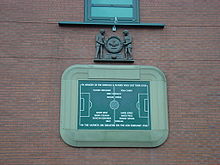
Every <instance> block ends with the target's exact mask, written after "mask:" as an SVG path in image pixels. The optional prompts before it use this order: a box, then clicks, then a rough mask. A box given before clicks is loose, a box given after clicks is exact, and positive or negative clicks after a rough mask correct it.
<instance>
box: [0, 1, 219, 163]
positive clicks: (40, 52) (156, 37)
mask: <svg viewBox="0 0 220 165" xmlns="http://www.w3.org/2000/svg"><path fill="white" fill-rule="evenodd" d="M140 4H141V21H142V22H145V23H165V24H166V25H167V26H166V27H165V29H163V30H162V29H144V28H138V29H136V28H133V27H129V28H127V29H128V30H129V31H130V33H131V35H132V36H133V39H134V49H133V52H134V58H135V60H136V61H135V63H134V65H154V66H157V67H159V68H160V69H161V70H163V71H164V73H165V74H166V76H167V80H168V97H169V101H168V103H169V126H170V133H169V138H168V140H167V142H166V143H165V144H164V145H162V146H160V147H158V148H73V147H69V146H67V145H66V144H64V142H63V141H62V140H61V138H60V135H59V111H60V110H59V108H60V78H61V74H62V72H63V71H64V70H65V69H66V68H67V67H68V66H70V65H73V64H93V57H94V53H95V48H94V46H95V40H94V37H95V35H96V34H97V33H98V31H99V28H100V27H91V28H87V27H59V26H58V25H57V22H58V21H83V14H84V13H83V1H82V0H81V1H80V0H74V1H72V0H60V1H57V0H55V1H44V0H35V1H30V0H21V1H13V0H1V1H0V22H1V26H0V71H1V72H0V164H3V165H8V164H9V165H10V164H16V165H17V164H21V165H25V164H28V165H29V164H51V165H55V164H57V165H65V164H71V165H72V164H82V165H91V164H94V165H104V164H106V165H109V164H123V165H133V164H140V165H141V164H184V165H185V164H199V165H200V164H213V165H217V164H220V147H219V144H220V28H219V27H220V10H219V9H220V1H219V0H212V1H207V0H198V1H194V0H182V1H179V0H157V1H150V0H141V2H140ZM105 30H106V32H107V33H106V35H107V36H108V35H112V34H113V32H111V29H110V28H106V27H105ZM123 30H124V28H119V29H118V31H117V32H116V33H114V34H116V35H122V31H123Z"/></svg>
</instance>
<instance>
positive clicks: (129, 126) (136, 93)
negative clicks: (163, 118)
mask: <svg viewBox="0 0 220 165" xmlns="http://www.w3.org/2000/svg"><path fill="white" fill-rule="evenodd" d="M149 88H150V82H149V81H83V80H80V81H79V82H78V93H79V95H78V114H79V115H78V129H102V130H105V129H116V130H149V129H150V89H149Z"/></svg>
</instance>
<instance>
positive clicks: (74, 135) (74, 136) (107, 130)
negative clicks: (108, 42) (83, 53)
mask: <svg viewBox="0 0 220 165" xmlns="http://www.w3.org/2000/svg"><path fill="white" fill-rule="evenodd" d="M85 82H87V83H88V84H89V83H91V84H95V83H96V84H97V85H98V83H99V84H102V83H104V82H105V83H106V82H107V83H116V82H117V84H125V82H126V83H127V84H140V85H141V84H142V83H143V84H146V85H147V86H148V87H149V88H148V89H149V93H150V94H149V96H150V97H149V98H148V99H149V110H150V113H149V115H150V127H148V128H147V127H145V128H146V129H145V128H144V127H143V125H142V127H139V128H140V129H137V127H130V128H129V129H128V128H126V127H123V125H121V126H119V127H118V128H115V127H105V126H104V127H102V128H100V126H98V127H90V128H89V129H88V128H85V127H84V126H79V123H80V122H79V116H80V113H81V111H80V109H81V108H79V107H80V104H84V108H85V109H89V108H90V107H91V105H93V104H91V103H90V102H89V101H88V100H90V99H91V100H92V98H91V97H90V96H88V95H87V94H86V93H87V92H88V91H90V90H93V89H94V88H93V87H89V86H87V87H85V88H83V90H85V92H84V93H81V95H80V92H79V91H80V89H79V84H83V83H84V84H85ZM166 86H167V85H166V78H165V76H164V74H163V72H162V71H160V70H159V69H158V68H156V67H152V66H139V65H129V66H128V65H73V66H70V67H69V68H67V69H66V70H65V71H64V73H63V75H62V80H61V111H60V134H61V137H62V139H63V140H64V142H65V143H67V144H69V145H71V146H76V147H156V146H159V145H161V144H163V143H164V142H165V141H166V139H167V137H168V105H167V87H166ZM101 89H103V88H101V87H100V88H97V89H96V92H98V90H101ZM111 90H112V88H111ZM118 90H119V91H120V90H122V88H118V89H117V92H115V93H121V95H120V94H118V95H117V96H123V94H122V93H123V92H118ZM128 90H131V88H128ZM138 90H142V89H138V88H137V89H133V91H136V93H135V92H134V95H137V93H138ZM143 90H146V89H145V88H144V87H143ZM122 91H123V90H122ZM146 91H147V90H146ZM94 92H95V91H94ZM109 93H114V92H109ZM146 93H148V92H146ZM106 95H107V93H106V92H104V94H102V95H101V97H100V101H99V104H100V105H99V107H102V111H99V112H105V113H100V114H103V116H104V115H106V112H109V110H110V108H109V106H110V103H109V102H108V103H107V105H108V106H106V103H105V102H102V100H103V99H102V97H106V99H105V101H106V102H107V100H108V99H107V96H106ZM97 96H98V93H97ZM97 96H96V97H97ZM111 96H112V95H111V94H109V97H111ZM125 97H126V98H127V100H129V103H131V104H132V105H133V103H134V102H136V103H137V100H136V101H134V98H136V97H137V96H133V95H132V96H129V95H125ZM125 97H123V98H125ZM128 97H130V98H128ZM81 98H84V101H82V100H81ZM123 98H119V97H118V98H117V99H115V100H118V103H117V102H112V105H111V107H112V108H113V111H114V109H116V108H117V107H118V109H117V110H119V109H120V108H123V106H121V105H122V102H123V101H122V100H123ZM97 99H98V98H97ZM109 99H112V97H111V98H109ZM119 99H121V101H119ZM86 100H87V101H86ZM141 100H146V97H145V98H143V99H142V98H141ZM97 101H98V100H96V101H94V100H92V102H97ZM109 101H110V100H109ZM111 101H114V97H113V100H111ZM144 104H148V103H147V102H145V103H143V101H142V103H141V101H140V104H136V108H137V107H138V108H140V109H144V108H143V106H144ZM127 107H128V106H126V108H127ZM95 109H96V110H97V108H95ZM96 110H94V113H93V114H96V113H95V112H98V111H96ZM117 110H116V111H117ZM133 110H134V109H133ZM125 112H133V114H134V111H131V110H128V111H127V110H125ZM136 112H137V111H136ZM142 112H143V113H144V111H142ZM84 113H85V112H84ZM97 114H98V113H97ZM109 114H110V113H109ZM121 114H122V113H119V115H121ZM128 114H129V113H127V114H125V115H128ZM84 115H86V114H84ZM129 115H131V114H129ZM93 116H94V115H93ZM100 116H101V115H100ZM100 116H96V117H100ZM94 117H95V116H94ZM107 117H108V116H107ZM118 117H119V116H118ZM127 117H128V116H127ZM133 117H135V118H136V117H137V115H136V114H135V115H133ZM124 121H126V120H124ZM134 121H135V122H136V123H139V124H140V123H141V124H143V123H144V122H146V120H144V121H142V120H139V119H137V120H136V119H135V120H133V122H134ZM126 122H127V121H126ZM129 122H130V121H129ZM85 123H87V124H94V123H93V120H83V124H85ZM100 124H105V123H103V122H100Z"/></svg>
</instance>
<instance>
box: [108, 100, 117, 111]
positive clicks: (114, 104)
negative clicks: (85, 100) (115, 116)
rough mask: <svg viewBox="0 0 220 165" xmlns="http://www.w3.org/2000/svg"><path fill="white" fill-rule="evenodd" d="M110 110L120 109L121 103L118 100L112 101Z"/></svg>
mask: <svg viewBox="0 0 220 165" xmlns="http://www.w3.org/2000/svg"><path fill="white" fill-rule="evenodd" d="M110 108H111V109H114V110H116V109H118V108H119V102H118V101H116V100H112V101H111V102H110Z"/></svg>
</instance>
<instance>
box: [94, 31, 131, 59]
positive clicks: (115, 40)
mask: <svg viewBox="0 0 220 165" xmlns="http://www.w3.org/2000/svg"><path fill="white" fill-rule="evenodd" d="M123 35H124V40H123V41H121V39H120V38H119V37H117V36H111V37H109V38H108V39H107V40H105V30H104V29H100V31H99V33H98V34H97V35H96V55H95V60H96V61H102V60H105V61H125V62H126V61H133V58H132V37H131V36H130V34H129V32H128V30H124V31H123ZM123 49H124V54H122V53H121V52H122V50H123ZM105 50H106V51H105Z"/></svg>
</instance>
